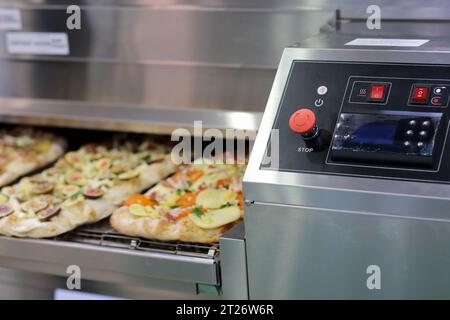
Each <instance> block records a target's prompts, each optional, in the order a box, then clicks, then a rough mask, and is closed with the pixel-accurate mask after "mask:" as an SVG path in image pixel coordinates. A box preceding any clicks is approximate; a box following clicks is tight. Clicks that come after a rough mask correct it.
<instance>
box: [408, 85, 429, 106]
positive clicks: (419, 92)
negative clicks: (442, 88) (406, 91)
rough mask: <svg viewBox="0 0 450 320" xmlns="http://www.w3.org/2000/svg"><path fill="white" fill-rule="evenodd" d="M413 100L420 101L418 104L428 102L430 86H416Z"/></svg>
mask: <svg viewBox="0 0 450 320" xmlns="http://www.w3.org/2000/svg"><path fill="white" fill-rule="evenodd" d="M411 102H412V103H418V104H427V102H428V87H422V86H417V87H414V89H413V92H412V96H411Z"/></svg>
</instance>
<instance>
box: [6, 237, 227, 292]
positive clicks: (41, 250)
mask: <svg viewBox="0 0 450 320" xmlns="http://www.w3.org/2000/svg"><path fill="white" fill-rule="evenodd" d="M72 264H74V265H78V266H79V267H80V268H81V269H82V270H83V278H84V279H88V280H96V281H101V282H107V283H113V284H114V283H115V284H127V285H135V286H148V287H152V285H153V283H154V279H162V280H176V281H182V282H189V283H192V284H196V283H203V284H212V285H217V284H218V283H219V271H218V262H217V261H216V260H215V259H205V258H197V257H187V256H182V255H174V254H165V253H157V252H133V251H132V250H121V249H114V248H104V247H99V246H95V245H85V244H78V243H74V242H63V241H52V240H36V239H16V238H7V237H0V267H3V268H9V269H11V268H13V269H16V270H22V271H30V272H38V273H44V274H50V275H56V276H66V268H67V267H68V266H69V265H72Z"/></svg>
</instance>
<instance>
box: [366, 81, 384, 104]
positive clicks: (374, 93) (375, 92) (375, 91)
mask: <svg viewBox="0 0 450 320" xmlns="http://www.w3.org/2000/svg"><path fill="white" fill-rule="evenodd" d="M385 88H386V86H384V85H379V84H373V85H371V86H370V97H369V99H370V100H373V101H383V100H384V94H385Z"/></svg>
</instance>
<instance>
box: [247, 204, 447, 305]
mask: <svg viewBox="0 0 450 320" xmlns="http://www.w3.org/2000/svg"><path fill="white" fill-rule="evenodd" d="M269 226H270V228H269ZM261 230H267V231H266V232H261ZM246 233H247V234H246V236H247V241H246V243H247V256H248V268H249V272H248V275H249V287H250V298H251V299H448V298H449V297H450V286H449V283H450V272H449V266H450V254H449V253H450V249H449V247H448V243H449V241H450V224H449V223H438V222H431V221H418V220H412V219H399V218H391V217H384V218H381V219H380V218H379V217H376V216H364V215H357V214H345V215H341V214H336V212H333V211H332V210H321V209H317V210H311V209H309V208H302V207H289V208H287V207H283V208H280V207H278V206H274V205H264V204H259V203H256V204H255V205H254V206H252V207H250V208H249V209H248V210H247V211H246ZM370 265H377V266H379V267H380V270H381V277H380V279H381V289H380V290H369V289H368V287H367V283H366V282H367V279H368V278H369V276H370V274H367V267H369V266H370Z"/></svg>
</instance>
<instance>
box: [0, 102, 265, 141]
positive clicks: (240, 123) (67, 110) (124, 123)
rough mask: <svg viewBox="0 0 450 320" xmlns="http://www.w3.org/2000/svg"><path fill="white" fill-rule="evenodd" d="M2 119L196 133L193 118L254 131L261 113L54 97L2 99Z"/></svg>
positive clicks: (209, 125) (207, 125)
mask: <svg viewBox="0 0 450 320" xmlns="http://www.w3.org/2000/svg"><path fill="white" fill-rule="evenodd" d="M0 104H1V105H2V111H1V112H0V120H1V121H2V122H8V123H16V124H34V125H51V126H60V127H72V128H86V129H99V130H100V129H101V130H116V131H127V132H138V133H139V132H140V133H166V134H170V133H171V132H172V130H174V129H177V128H180V127H182V128H186V129H187V130H188V131H190V132H193V129H192V126H193V123H194V121H202V127H203V129H207V128H219V129H225V128H233V129H243V130H249V131H250V132H254V131H256V130H257V129H258V125H259V121H260V118H261V114H260V113H251V112H237V111H236V112H234V111H217V110H216V111H206V110H183V109H176V108H162V109H158V108H156V109H152V108H147V109H146V108H139V107H135V106H123V105H122V106H111V105H104V104H96V105H92V104H88V103H82V104H80V103H73V102H64V101H58V102H55V101H51V100H41V99H39V100H32V99H21V98H14V99H10V98H0Z"/></svg>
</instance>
